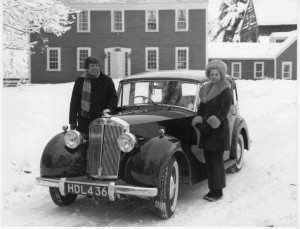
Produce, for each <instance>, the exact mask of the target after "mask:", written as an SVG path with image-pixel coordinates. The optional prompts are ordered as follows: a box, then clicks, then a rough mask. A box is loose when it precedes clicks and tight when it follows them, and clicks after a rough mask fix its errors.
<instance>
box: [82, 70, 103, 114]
mask: <svg viewBox="0 0 300 229" xmlns="http://www.w3.org/2000/svg"><path fill="white" fill-rule="evenodd" d="M99 76H100V72H99V74H98V75H97V76H93V75H91V74H89V73H88V72H87V71H86V72H84V73H83V74H82V76H81V77H83V78H84V82H83V87H82V97H81V116H82V117H84V118H89V111H90V106H91V89H92V83H91V80H93V79H97V78H98V77H99Z"/></svg>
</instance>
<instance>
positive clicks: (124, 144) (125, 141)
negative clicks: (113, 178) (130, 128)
mask: <svg viewBox="0 0 300 229" xmlns="http://www.w3.org/2000/svg"><path fill="white" fill-rule="evenodd" d="M117 142H118V146H119V148H120V150H122V151H123V152H125V153H128V152H130V151H131V150H133V148H134V147H135V146H136V144H137V139H136V137H135V136H134V135H133V134H131V133H125V134H121V135H120V137H119V138H118V140H117Z"/></svg>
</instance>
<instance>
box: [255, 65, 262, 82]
mask: <svg viewBox="0 0 300 229" xmlns="http://www.w3.org/2000/svg"><path fill="white" fill-rule="evenodd" d="M263 76H264V62H254V79H260V78H262V77H263Z"/></svg>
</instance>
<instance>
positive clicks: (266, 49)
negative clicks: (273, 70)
mask: <svg viewBox="0 0 300 229" xmlns="http://www.w3.org/2000/svg"><path fill="white" fill-rule="evenodd" d="M288 34H289V36H288V38H287V39H286V40H285V41H284V42H282V43H247V42H241V43H232V42H210V43H208V58H210V59H212V58H220V59H274V58H276V57H277V56H278V55H280V54H281V53H282V52H283V51H284V50H285V49H286V48H287V47H289V46H290V45H291V44H292V43H293V42H294V41H295V40H296V39H297V30H295V31H291V32H289V33H288Z"/></svg>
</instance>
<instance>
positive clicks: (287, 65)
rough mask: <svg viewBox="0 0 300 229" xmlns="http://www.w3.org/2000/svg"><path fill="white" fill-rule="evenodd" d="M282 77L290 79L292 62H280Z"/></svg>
mask: <svg viewBox="0 0 300 229" xmlns="http://www.w3.org/2000/svg"><path fill="white" fill-rule="evenodd" d="M282 79H292V62H282Z"/></svg>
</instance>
